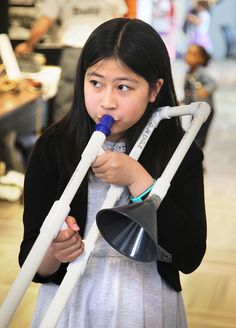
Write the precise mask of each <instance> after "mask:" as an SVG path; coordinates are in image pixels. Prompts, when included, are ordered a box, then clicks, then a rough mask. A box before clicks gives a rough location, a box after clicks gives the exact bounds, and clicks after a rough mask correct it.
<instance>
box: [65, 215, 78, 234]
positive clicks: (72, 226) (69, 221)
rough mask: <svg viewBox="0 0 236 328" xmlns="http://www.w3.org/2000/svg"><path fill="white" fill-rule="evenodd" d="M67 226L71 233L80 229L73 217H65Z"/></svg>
mask: <svg viewBox="0 0 236 328" xmlns="http://www.w3.org/2000/svg"><path fill="white" fill-rule="evenodd" d="M66 223H67V226H68V227H69V228H70V229H72V230H73V231H79V230H80V228H79V226H78V224H77V222H76V219H75V218H74V217H73V216H67V218H66Z"/></svg>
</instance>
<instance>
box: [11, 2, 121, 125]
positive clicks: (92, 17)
mask: <svg viewBox="0 0 236 328" xmlns="http://www.w3.org/2000/svg"><path fill="white" fill-rule="evenodd" d="M126 12H127V6H126V3H125V1H124V0H69V1H68V0H58V1H54V0H45V3H44V4H43V7H42V12H41V15H40V18H39V19H38V20H37V21H36V23H35V24H34V25H33V27H32V29H31V32H30V37H29V39H28V40H27V41H26V42H23V43H21V44H19V45H18V46H17V47H16V48H15V52H16V54H17V55H21V54H27V53H31V52H32V51H33V49H34V46H35V45H36V44H37V42H38V41H39V40H40V39H41V38H42V36H43V35H45V34H46V33H47V31H48V30H49V28H50V27H52V26H53V24H55V21H56V20H59V22H60V31H59V34H60V41H61V45H62V47H63V48H62V54H61V59H60V64H59V65H60V67H61V69H62V72H61V79H60V81H59V85H58V92H57V95H56V97H55V101H54V104H53V112H52V122H53V123H54V122H57V121H58V120H59V119H60V118H61V117H62V116H63V115H64V114H65V113H66V112H67V111H68V110H69V109H70V106H71V100H72V98H73V85H74V79H75V71H76V64H77V59H78V57H79V56H80V53H81V49H82V47H83V45H84V43H85V41H86V40H87V38H88V36H89V35H90V33H91V32H92V31H93V30H94V29H95V28H96V27H97V26H98V25H100V24H101V23H103V22H105V21H106V20H109V19H111V18H113V17H118V16H124V15H125V13H126Z"/></svg>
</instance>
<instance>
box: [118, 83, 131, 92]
mask: <svg viewBox="0 0 236 328" xmlns="http://www.w3.org/2000/svg"><path fill="white" fill-rule="evenodd" d="M118 90H120V91H128V90H130V87H127V85H123V84H120V85H118Z"/></svg>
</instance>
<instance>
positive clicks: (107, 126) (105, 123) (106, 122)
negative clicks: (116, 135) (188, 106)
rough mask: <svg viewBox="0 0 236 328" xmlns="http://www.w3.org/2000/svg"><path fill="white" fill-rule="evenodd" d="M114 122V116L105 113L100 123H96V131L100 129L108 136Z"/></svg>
mask: <svg viewBox="0 0 236 328" xmlns="http://www.w3.org/2000/svg"><path fill="white" fill-rule="evenodd" d="M113 123H114V118H113V117H111V116H110V115H104V116H103V117H102V119H101V121H100V122H99V123H97V124H96V125H95V131H100V132H102V133H104V134H105V136H106V137H108V136H109V135H110V134H111V127H112V125H113Z"/></svg>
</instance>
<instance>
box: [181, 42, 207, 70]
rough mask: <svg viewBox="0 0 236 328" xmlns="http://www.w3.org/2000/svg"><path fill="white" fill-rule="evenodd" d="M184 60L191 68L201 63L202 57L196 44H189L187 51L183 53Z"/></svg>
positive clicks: (202, 61)
mask: <svg viewBox="0 0 236 328" xmlns="http://www.w3.org/2000/svg"><path fill="white" fill-rule="evenodd" d="M185 62H186V64H188V65H189V66H190V67H193V68H195V67H198V66H201V65H203V63H204V58H203V56H202V53H201V51H200V49H199V48H198V46H197V45H191V46H190V47H189V48H188V51H187V53H186V55H185Z"/></svg>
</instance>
